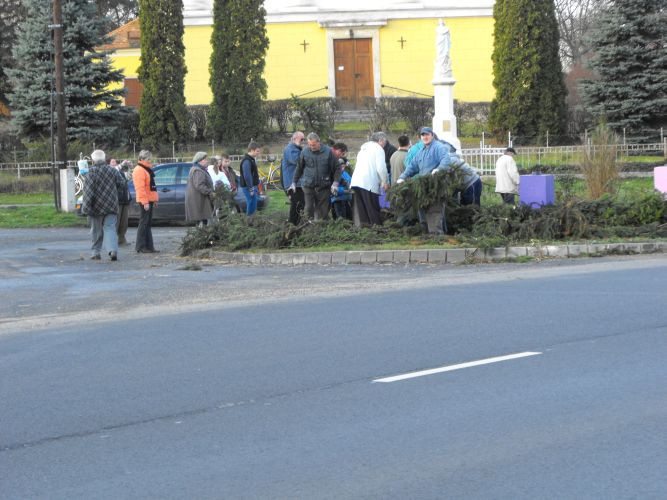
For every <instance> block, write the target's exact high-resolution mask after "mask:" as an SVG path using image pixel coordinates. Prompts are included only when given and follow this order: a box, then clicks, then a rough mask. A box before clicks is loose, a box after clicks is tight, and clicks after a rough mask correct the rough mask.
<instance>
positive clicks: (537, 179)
mask: <svg viewBox="0 0 667 500" xmlns="http://www.w3.org/2000/svg"><path fill="white" fill-rule="evenodd" d="M519 201H520V202H521V204H522V205H528V206H529V207H531V208H540V207H542V206H544V205H553V204H554V202H555V201H556V192H555V189H554V176H553V175H534V174H533V175H522V176H521V181H520V182H519Z"/></svg>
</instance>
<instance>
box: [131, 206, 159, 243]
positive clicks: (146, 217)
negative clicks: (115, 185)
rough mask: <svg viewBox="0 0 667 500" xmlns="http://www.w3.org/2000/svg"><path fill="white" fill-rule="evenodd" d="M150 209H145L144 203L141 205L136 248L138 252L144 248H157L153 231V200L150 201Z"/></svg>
mask: <svg viewBox="0 0 667 500" xmlns="http://www.w3.org/2000/svg"><path fill="white" fill-rule="evenodd" d="M148 205H149V207H148V210H144V206H143V205H139V211H140V214H141V215H140V217H139V226H138V227H137V242H136V243H135V245H134V249H135V250H136V251H137V252H141V251H142V250H155V247H153V232H152V231H151V223H152V222H153V202H150V203H149V204H148Z"/></svg>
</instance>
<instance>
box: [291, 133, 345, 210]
mask: <svg viewBox="0 0 667 500" xmlns="http://www.w3.org/2000/svg"><path fill="white" fill-rule="evenodd" d="M306 139H307V141H308V147H307V148H304V150H303V151H302V152H301V156H300V157H299V162H298V163H297V166H296V171H295V172H294V177H293V178H292V184H291V185H290V187H289V189H288V192H290V191H291V192H294V191H295V190H296V187H297V185H298V184H299V181H300V180H302V178H303V194H304V198H305V204H306V209H305V215H306V217H307V218H308V219H315V220H322V219H326V218H327V217H328V216H329V194H330V193H338V182H339V181H340V174H341V171H340V168H339V167H338V161H337V160H336V157H335V156H334V154H333V152H332V151H331V149H330V148H329V147H328V146H326V145H324V144H322V141H321V140H320V137H319V136H318V135H317V134H316V133H315V132H311V133H310V134H308V137H306Z"/></svg>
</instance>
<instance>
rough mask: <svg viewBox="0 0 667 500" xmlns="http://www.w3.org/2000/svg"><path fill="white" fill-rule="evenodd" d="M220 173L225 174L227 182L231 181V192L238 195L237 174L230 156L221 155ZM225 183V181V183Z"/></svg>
mask: <svg viewBox="0 0 667 500" xmlns="http://www.w3.org/2000/svg"><path fill="white" fill-rule="evenodd" d="M219 168H220V171H221V172H222V173H224V174H225V176H226V177H227V180H228V181H229V190H230V191H231V192H232V193H236V190H237V189H238V188H237V186H236V173H235V172H234V170H233V169H232V159H231V158H230V157H229V155H228V154H222V155H220V166H219ZM223 182H224V181H223Z"/></svg>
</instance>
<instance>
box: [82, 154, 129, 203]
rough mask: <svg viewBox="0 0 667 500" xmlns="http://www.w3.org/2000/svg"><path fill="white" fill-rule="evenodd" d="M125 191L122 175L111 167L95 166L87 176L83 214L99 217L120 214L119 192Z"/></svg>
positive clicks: (84, 187) (84, 186)
mask: <svg viewBox="0 0 667 500" xmlns="http://www.w3.org/2000/svg"><path fill="white" fill-rule="evenodd" d="M123 189H125V179H123V176H122V174H121V173H120V172H119V171H118V170H116V169H115V168H113V167H111V166H109V165H95V166H93V167H91V169H90V170H89V171H88V173H87V174H86V181H85V183H84V185H83V201H82V203H81V212H82V213H83V214H85V215H91V216H99V215H108V214H117V213H118V192H119V191H122V190H123Z"/></svg>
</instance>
